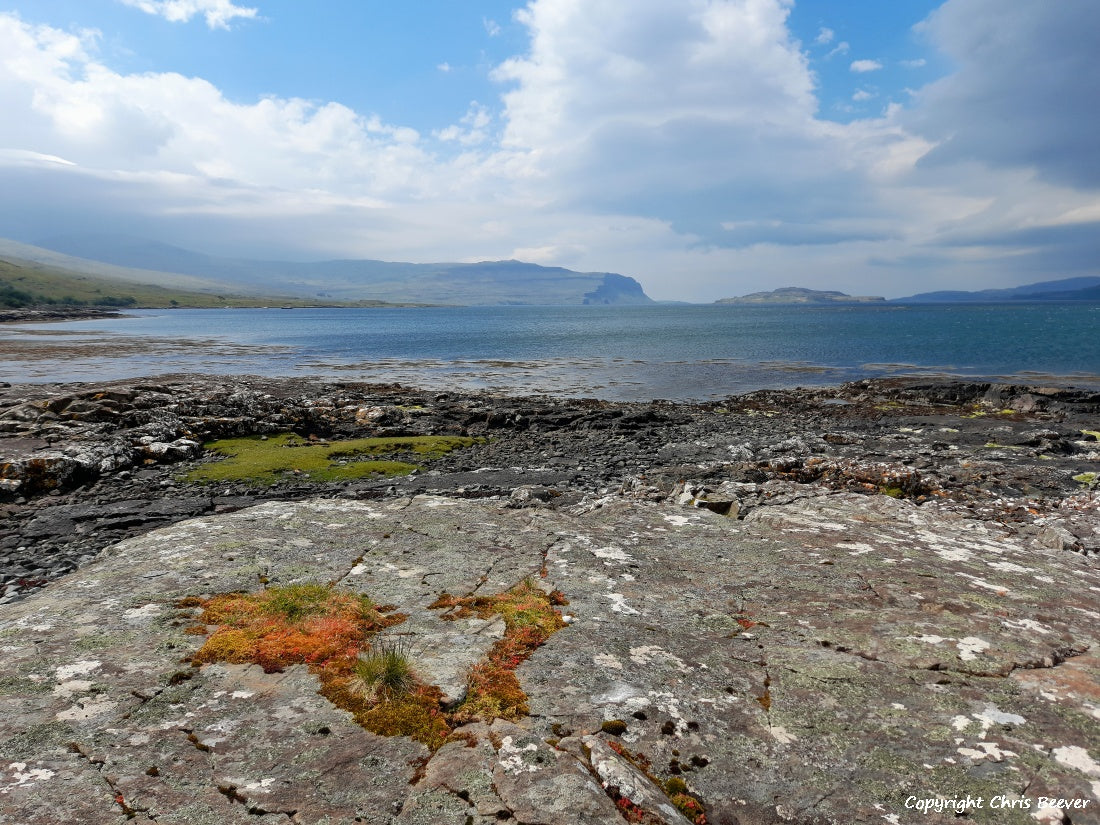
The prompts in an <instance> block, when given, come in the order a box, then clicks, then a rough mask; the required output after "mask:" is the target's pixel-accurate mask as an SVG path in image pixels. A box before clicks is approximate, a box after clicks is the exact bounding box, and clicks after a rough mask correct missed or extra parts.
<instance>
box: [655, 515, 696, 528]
mask: <svg viewBox="0 0 1100 825" xmlns="http://www.w3.org/2000/svg"><path fill="white" fill-rule="evenodd" d="M661 518H663V519H664V520H665V521H667V522H668V523H669V524H671V525H673V526H675V527H683V526H684V525H685V524H690V523H691V519H689V518H688V517H687V516H662V517H661Z"/></svg>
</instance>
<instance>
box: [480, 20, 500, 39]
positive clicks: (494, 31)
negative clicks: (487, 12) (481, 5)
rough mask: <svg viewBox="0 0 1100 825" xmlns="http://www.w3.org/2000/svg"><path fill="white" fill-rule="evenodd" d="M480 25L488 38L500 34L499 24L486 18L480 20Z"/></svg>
mask: <svg viewBox="0 0 1100 825" xmlns="http://www.w3.org/2000/svg"><path fill="white" fill-rule="evenodd" d="M481 25H482V26H484V27H485V33H486V34H487V35H489V37H496V36H497V35H499V34H500V32H501V28H500V23H498V22H497V21H496V20H491V19H489V18H488V17H483V18H481Z"/></svg>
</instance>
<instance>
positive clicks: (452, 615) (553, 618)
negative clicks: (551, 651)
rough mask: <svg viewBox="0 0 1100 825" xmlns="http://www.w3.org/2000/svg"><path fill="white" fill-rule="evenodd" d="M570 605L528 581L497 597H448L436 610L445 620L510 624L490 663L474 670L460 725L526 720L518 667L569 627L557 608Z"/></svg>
mask: <svg viewBox="0 0 1100 825" xmlns="http://www.w3.org/2000/svg"><path fill="white" fill-rule="evenodd" d="M562 604H566V601H565V599H564V597H562V595H561V594H560V593H558V592H557V591H554V592H552V593H545V592H543V591H542V590H540V589H539V588H538V587H536V586H535V584H534V583H533V582H532V581H531V580H529V579H528V580H525V581H523V582H521V583H520V584H519V585H517V586H516V587H514V588H512V589H511V590H509V591H508V592H506V593H501V594H499V595H497V596H477V597H474V596H466V597H463V598H457V597H455V596H451V595H449V594H447V593H444V594H443V595H442V596H440V597H439V598H438V599H437V600H436V601H435V602H434V603H433V604H432V605H430V607H432V608H435V609H444V610H447V611H448V612H447V613H445V614H444V615H443V618H444V619H459V618H465V617H467V616H473V615H476V616H479V617H481V618H483V619H486V618H488V617H489V616H492V615H493V614H497V615H499V616H501V618H503V619H504V637H503V638H502V639H500V641H498V642H497V643H496V644H494V645H493V647H492V648H491V649H490V650H489V653H488V655H487V656H486V657H485V659H484V661H481V662H479V663H478V664H476V665H474V666H473V667H472V668H471V669H470V677H469V682H468V683H467V689H466V698H465V700H464V701H463V702H462V704H461V705H459V707H458V708H457V709H456V710H455V711H454V713H453V714H452V718H453V719H454V720H455V721H456V722H458V723H460V724H464V723H466V722H470V721H473V720H474V719H481V720H482V721H484V722H492V721H493V720H494V719H498V718H499V719H518V718H520V717H521V716H526V715H527V713H528V709H527V694H526V693H524V691H523V688H522V687H520V684H519V679H518V678H516V668H518V667H519V666H520V665H521V664H522V663H523V662H524V661H525V660H526V659H527V657H528V656H530V655H531V654H532V653H534V652H535V649H536V648H537V647H539V646H540V645H542V644H544V643H545V642H546V640H547V639H549V638H550V637H551V636H552V635H554V634H555V633H557V632H558V631H559V630H561V628H563V627H565V620H564V619H562V616H561V613H560V612H559V611H558V610H556V609H555V605H562Z"/></svg>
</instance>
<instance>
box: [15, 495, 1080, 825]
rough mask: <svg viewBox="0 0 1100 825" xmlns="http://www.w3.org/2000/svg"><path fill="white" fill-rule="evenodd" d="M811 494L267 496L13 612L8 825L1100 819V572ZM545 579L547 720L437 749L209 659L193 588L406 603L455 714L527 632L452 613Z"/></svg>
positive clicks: (897, 511) (892, 506) (126, 546)
mask: <svg viewBox="0 0 1100 825" xmlns="http://www.w3.org/2000/svg"><path fill="white" fill-rule="evenodd" d="M794 488H795V485H791V486H790V489H791V490H793V489H794ZM784 489H786V488H784ZM727 492H732V493H733V494H734V497H735V493H736V491H732V490H731V491H727ZM776 492H778V488H776ZM805 493H806V490H805V489H803V495H802V496H801V497H800V498H793V499H788V503H786V504H776V505H774V506H767V507H759V508H757V509H755V510H753V512H752V513H750V514H749V516H748V518H746V519H744V520H738V519H736V518H730V517H729V515H727V516H722V515H718V514H716V513H714V512H711V511H710V509H707V506H708V505H707V502H706V497H705V496H702V495H699V494H698V490H695V491H692V490H689V489H688V488H686V487H685V488H683V491H682V493H681V495H680V496H679V498H678V501H679V503H677V502H676V501H669V502H665V503H653V502H648V501H646V500H644V496H638V497H636V496H632V495H631V494H629V493H626V494H623V495H621V496H617V497H607V498H604V499H601V500H590V501H588V502H587V503H582V504H580V505H577V506H574V507H572V508H568V509H563V510H557V511H555V510H548V509H545V508H535V509H531V508H524V507H518V506H516V505H517V504H521V503H522V499H520V498H517V499H514V500H513V501H512V502H510V504H511V506H505V505H504V503H502V502H483V501H471V500H461V499H455V498H439V497H432V496H417V497H413V498H406V499H391V500H388V501H383V502H377V503H366V502H358V501H349V500H337V499H315V500H309V501H302V502H268V503H265V504H262V505H259V506H257V507H253V508H250V509H245V510H242V511H240V512H236V513H227V514H221V515H215V516H210V517H205V518H202V519H201V520H193V521H185V522H181V523H179V524H176V525H173V526H171V527H167V528H162V529H160V530H156V531H153V532H150V533H148V534H146V535H144V536H141V537H138V538H133V539H130V540H127V541H124V542H122V543H121V544H119V545H117V546H115V547H113V548H111V549H109V550H108V551H107V552H106V553H105V554H104V556H103V557H102V558H101V559H100V560H99V561H98V562H96V563H94V564H92V565H90V566H88V567H86V568H84V569H83V570H81V571H78V572H77V573H75V574H73V575H71V576H69V577H67V578H65V579H63V580H60V581H58V582H55V583H53V584H51V585H50V586H49V587H48V588H46V589H45V590H44V591H41V592H39V593H37V594H34V595H32V596H30V597H29V598H27V599H25V600H23V601H21V602H18V603H16V604H11V605H7V606H4V607H3V608H2V612H0V634H2V636H3V643H4V651H5V652H4V657H5V668H4V670H5V675H4V679H3V682H2V683H0V685H2V694H0V695H2V697H3V702H4V709H5V712H4V714H3V716H2V717H0V742H3V753H4V755H5V760H4V763H3V764H2V765H0V794H3V796H2V797H0V798H2V799H3V800H4V803H3V804H4V812H5V814H6V816H8V817H11V818H12V819H11V821H13V822H20V823H55V822H87V823H108V822H110V823H114V822H122V821H127V820H132V821H137V822H146V823H149V822H154V821H155V822H160V823H165V822H219V823H234V822H241V823H244V822H246V821H247V822H255V821H256V817H257V816H267V815H273V816H276V817H277V818H280V819H281V818H284V817H290V818H292V819H295V820H296V821H301V822H322V821H332V822H351V821H353V820H354V821H360V822H371V823H426V822H431V823H456V825H458V824H459V823H468V822H476V823H490V822H495V821H499V820H501V819H512V820H514V821H517V822H549V821H552V822H555V823H563V824H565V825H568V824H569V823H578V824H579V823H597V822H598V823H605V822H606V823H616V822H621V821H623V815H624V814H625V815H629V816H633V817H635V819H631V820H629V821H640V820H641V819H642V818H644V817H647V816H648V817H651V818H652V819H651V820H647V821H656V822H663V823H683V822H689V821H696V822H702V821H704V820H703V819H702V818H700V817H701V816H705V821H707V822H729V823H744V822H754V823H755V822H763V823H772V822H775V823H778V822H796V823H810V822H877V821H880V820H882V819H884V818H886V819H888V820H889V821H903V822H908V821H914V820H912V819H911V816H912V815H913V814H912V810H913V807H912V800H913V799H936V798H944V797H946V798H948V799H956V800H964V799H966V798H967V797H968V796H969V797H970V798H972V799H974V798H978V797H981V798H983V799H984V800H985V802H984V803H983V805H982V807H976V808H972V809H971V810H969V812H968V813H969V817H970V820H971V821H974V822H986V823H1034V822H1035V819H1033V818H1032V817H1031V813H1032V812H1033V811H1034V810H1035V809H1034V808H1032V810H1031V811H1029V810H1021V809H1007V810H1006V809H996V810H993V809H990V807H989V800H991V799H992V798H994V797H999V796H1006V797H1012V798H1015V796H1016V795H1021V797H1022V798H1024V799H1028V800H1031V804H1032V805H1037V804H1038V802H1037V800H1038V798H1039V797H1040V796H1044V797H1062V798H1065V799H1068V800H1078V801H1085V802H1088V801H1092V800H1093V798H1094V796H1095V794H1096V792H1097V789H1096V787H1095V782H1096V770H1097V766H1096V763H1095V761H1094V755H1095V751H1094V750H1090V749H1091V748H1095V744H1096V742H1097V741H1100V738H1098V736H1100V722H1098V721H1097V719H1096V717H1095V707H1094V705H1093V704H1092V703H1093V702H1094V699H1095V697H1096V696H1097V695H1098V693H1097V691H1098V690H1100V682H1098V680H1097V674H1098V672H1100V660H1098V659H1097V658H1096V656H1095V655H1093V654H1092V653H1091V652H1090V651H1094V650H1096V649H1097V645H1098V644H1100V634H1098V625H1097V623H1096V622H1095V621H1093V620H1092V619H1090V618H1086V617H1087V616H1092V615H1095V613H1096V612H1097V611H1100V595H1098V594H1100V571H1098V570H1097V569H1096V567H1095V565H1092V564H1090V563H1089V562H1088V560H1087V559H1086V558H1085V557H1083V556H1081V555H1077V554H1072V553H1066V552H1064V551H1060V550H1051V549H1044V548H1042V547H1040V546H1038V545H1036V544H1034V543H1030V542H1028V541H1027V540H1025V539H1023V538H1022V537H1019V536H1016V535H1014V534H1013V531H1012V530H1011V529H1009V528H1007V527H1005V526H1003V525H1000V524H994V523H983V522H978V521H974V520H972V519H969V518H963V517H961V516H955V515H952V514H950V513H948V512H945V511H944V510H939V509H936V508H934V507H933V506H930V505H925V506H923V507H917V506H915V505H914V504H912V503H909V502H906V501H897V500H895V499H893V498H891V497H889V496H883V495H879V496H873V497H868V496H861V495H852V494H839V495H838V494H835V493H834V494H829V495H814V494H810V495H808V496H807V495H805ZM712 498H713V496H712ZM713 503H714V502H711V504H713ZM726 504H727V505H728V504H729V502H728V501H727V502H726ZM684 505H687V506H684ZM691 505H697V506H691ZM1092 506H1095V503H1094V504H1093V505H1092ZM725 510H726V512H727V513H730V515H735V514H736V508H734V510H733V512H732V513H731V512H730V507H729V506H726V507H725ZM525 579H526V580H528V581H529V582H530V583H532V584H534V585H535V586H537V587H539V588H541V589H543V590H545V591H546V592H550V591H551V590H555V591H559V592H560V593H561V594H562V595H563V596H564V598H565V599H567V600H568V604H567V605H564V606H562V607H560V608H559V609H560V611H561V612H562V614H564V617H565V622H566V625H565V627H563V628H562V629H561V630H560V631H558V632H557V633H555V634H554V635H553V636H551V637H550V638H549V640H548V641H546V643H545V644H543V645H542V646H541V647H538V648H537V649H536V650H534V652H533V654H531V655H530V657H529V658H527V659H526V661H524V662H523V663H522V664H521V665H519V667H518V670H517V671H516V675H517V676H518V685H519V688H520V689H521V690H522V692H523V693H524V699H525V704H526V708H527V711H528V714H529V715H523V714H513V715H511V717H510V718H505V717H501V718H498V719H496V720H495V721H490V720H489V719H488V718H483V719H482V720H481V721H466V722H465V723H464V724H459V725H455V726H454V728H453V734H452V735H451V737H450V739H448V742H447V744H444V745H442V747H439V748H438V749H435V750H432V749H430V748H429V747H427V746H426V745H424V744H421V743H420V742H418V741H414V740H412V739H410V738H407V737H403V736H394V737H386V736H382V735H378V734H376V733H371V732H369V731H367V730H365V729H364V728H362V727H360V726H359V725H357V724H356V723H355V721H354V719H353V717H352V716H351V715H350V714H349V713H348V712H346V711H345V710H341V709H339V708H338V707H335V706H334V705H333V704H331V703H330V702H329V701H328V700H327V699H326V698H324V697H323V696H321V695H319V694H318V689H319V687H320V683H319V682H318V678H317V676H316V675H314V673H313V672H311V669H310V666H309V665H308V664H298V665H289V666H286V667H285V668H284V669H283V670H281V671H278V672H264V670H263V669H262V668H261V667H259V666H257V665H255V664H248V663H246V662H240V663H235V664H234V663H211V664H203V665H202V666H197V665H193V664H191V663H189V661H188V658H189V657H190V656H191V655H193V654H194V653H195V651H196V650H198V649H199V648H200V647H201V646H202V645H203V644H204V643H205V642H206V640H207V638H208V634H209V633H210V632H212V631H213V630H214V629H215V628H214V627H212V626H203V625H201V624H200V625H199V626H198V627H193V626H194V623H195V620H196V618H197V615H198V614H197V608H196V607H192V606H191V605H195V604H196V603H197V601H198V599H200V598H208V597H209V596H211V595H213V594H216V593H228V592H232V591H245V592H259V591H262V590H263V589H264V588H265V587H266V588H275V587H278V586H280V585H285V584H290V583H302V582H315V583H318V584H321V585H323V586H326V587H329V586H330V587H332V588H333V589H334V590H335V591H340V592H349V593H365V594H368V595H369V596H370V597H371V599H372V600H373V602H374V603H375V604H388V605H390V606H391V607H390V608H387V610H389V611H390V612H389V613H388V615H391V616H395V617H397V616H399V614H400V616H401V617H403V621H401V622H400V623H398V624H394V625H393V626H392V627H390V628H389V629H388V630H386V631H383V633H384V634H388V635H389V636H390V638H391V639H398V640H400V642H399V644H400V645H401V649H402V650H404V651H405V653H406V654H407V656H408V659H409V661H410V662H411V663H412V666H413V668H414V669H415V670H416V672H417V673H418V674H419V675H420V677H421V678H422V680H423V681H425V682H428V683H435V684H439V685H443V686H446V690H445V691H444V693H446V694H447V696H446V697H445V698H446V699H447V700H449V701H450V702H451V703H452V705H451V706H452V707H454V706H455V705H454V703H459V702H461V700H462V694H463V692H464V690H465V688H464V686H463V680H464V674H466V673H468V672H470V668H471V667H473V666H474V665H477V664H478V663H479V662H481V661H482V660H483V659H484V657H485V656H486V651H487V650H489V649H490V648H491V646H492V645H493V644H494V643H495V641H496V640H499V639H500V638H501V635H502V634H503V633H505V630H504V628H503V625H502V624H501V623H500V622H499V621H496V622H494V621H493V620H492V619H491V617H482V616H479V615H477V614H476V613H467V614H465V615H463V614H462V613H461V612H460V613H458V614H452V615H450V617H449V619H450V620H448V617H447V616H446V615H445V613H446V611H445V610H444V609H442V608H441V604H443V603H447V600H448V599H450V600H451V602H450V603H453V601H454V600H453V596H466V595H474V596H477V597H479V598H481V599H482V600H485V599H489V598H491V597H493V596H494V595H496V594H501V593H503V592H505V591H508V590H510V589H511V588H514V587H515V586H516V585H517V584H518V583H520V582H522V581H524V580H525ZM447 594H451V595H447ZM374 642H375V643H377V642H378V638H377V637H376V638H375V639H374ZM458 707H461V705H458ZM1090 708H1091V711H1090ZM1090 783H1091V784H1090ZM953 814H954V810H948V811H947V812H946V813H942V814H938V813H935V812H933V813H931V814H928V815H927V816H924V815H922V816H921V818H920V821H921V822H928V823H948V822H954V821H956V820H955V819H954V816H953ZM1074 821H1078V818H1077V816H1076V815H1074ZM1082 821H1086V820H1082Z"/></svg>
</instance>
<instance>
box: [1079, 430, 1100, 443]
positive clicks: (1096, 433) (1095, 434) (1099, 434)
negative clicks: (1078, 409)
mask: <svg viewBox="0 0 1100 825" xmlns="http://www.w3.org/2000/svg"><path fill="white" fill-rule="evenodd" d="M1081 435H1083V436H1085V437H1086V438H1089V437H1092V438H1095V439H1096V440H1097V441H1100V430H1081Z"/></svg>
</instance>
